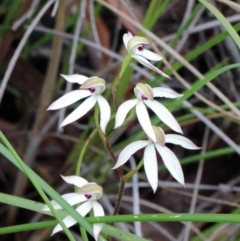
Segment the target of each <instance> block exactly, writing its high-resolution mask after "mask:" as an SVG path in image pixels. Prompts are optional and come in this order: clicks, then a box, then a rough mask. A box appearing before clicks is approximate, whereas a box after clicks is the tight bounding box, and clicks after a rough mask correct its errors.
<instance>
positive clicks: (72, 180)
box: [61, 175, 88, 188]
mask: <svg viewBox="0 0 240 241" xmlns="http://www.w3.org/2000/svg"><path fill="white" fill-rule="evenodd" d="M61 177H62V179H63V180H64V181H65V182H67V183H69V184H72V185H75V186H76V187H79V188H80V187H82V186H84V185H85V184H87V183H88V181H87V180H86V179H84V178H82V177H79V176H75V175H72V176H63V175H61Z"/></svg>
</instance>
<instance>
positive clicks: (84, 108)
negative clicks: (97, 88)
mask: <svg viewBox="0 0 240 241" xmlns="http://www.w3.org/2000/svg"><path fill="white" fill-rule="evenodd" d="M96 102H97V97H96V96H95V95H92V96H90V97H89V98H87V99H86V100H85V101H84V102H83V103H82V104H81V105H80V106H78V108H76V109H75V110H74V111H73V112H72V113H71V114H70V115H68V116H67V117H66V118H65V119H64V120H63V122H62V123H61V125H60V128H61V127H63V126H65V125H67V124H69V123H72V122H74V121H76V120H77V119H79V118H81V117H82V116H84V115H85V114H86V113H87V112H88V111H89V110H90V109H91V108H92V107H93V106H94V105H95V104H96Z"/></svg>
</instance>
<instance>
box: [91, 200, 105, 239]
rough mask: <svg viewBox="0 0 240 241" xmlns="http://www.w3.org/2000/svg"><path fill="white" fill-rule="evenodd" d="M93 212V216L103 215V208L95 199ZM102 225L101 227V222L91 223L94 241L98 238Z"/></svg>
mask: <svg viewBox="0 0 240 241" xmlns="http://www.w3.org/2000/svg"><path fill="white" fill-rule="evenodd" d="M93 214H94V217H102V216H104V210H103V208H102V206H101V205H100V204H99V203H98V202H96V201H94V202H93ZM102 227H103V224H101V223H98V224H94V225H93V235H94V238H95V240H96V241H97V240H98V236H99V233H100V232H101V230H102Z"/></svg>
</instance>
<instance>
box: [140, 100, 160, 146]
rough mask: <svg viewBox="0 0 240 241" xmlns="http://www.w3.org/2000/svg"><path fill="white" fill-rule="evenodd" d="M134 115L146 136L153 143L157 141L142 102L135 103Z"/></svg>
mask: <svg viewBox="0 0 240 241" xmlns="http://www.w3.org/2000/svg"><path fill="white" fill-rule="evenodd" d="M136 114H137V117H138V121H139V123H140V125H141V126H142V128H143V130H144V131H145V133H146V134H147V135H148V137H149V138H150V139H151V140H152V141H153V142H154V143H155V142H156V141H157V140H156V136H155V133H154V131H153V128H152V124H151V121H150V118H149V115H148V112H147V109H146V107H145V105H144V104H143V102H142V101H139V103H137V105H136Z"/></svg>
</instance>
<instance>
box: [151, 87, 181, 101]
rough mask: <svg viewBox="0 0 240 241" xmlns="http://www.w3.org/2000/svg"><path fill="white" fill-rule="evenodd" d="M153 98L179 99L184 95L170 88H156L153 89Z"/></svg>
mask: <svg viewBox="0 0 240 241" xmlns="http://www.w3.org/2000/svg"><path fill="white" fill-rule="evenodd" d="M152 91H153V96H154V97H165V98H172V99H174V98H179V97H182V96H183V95H182V94H178V93H177V92H175V91H174V90H172V89H169V88H163V87H156V88H152Z"/></svg>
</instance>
